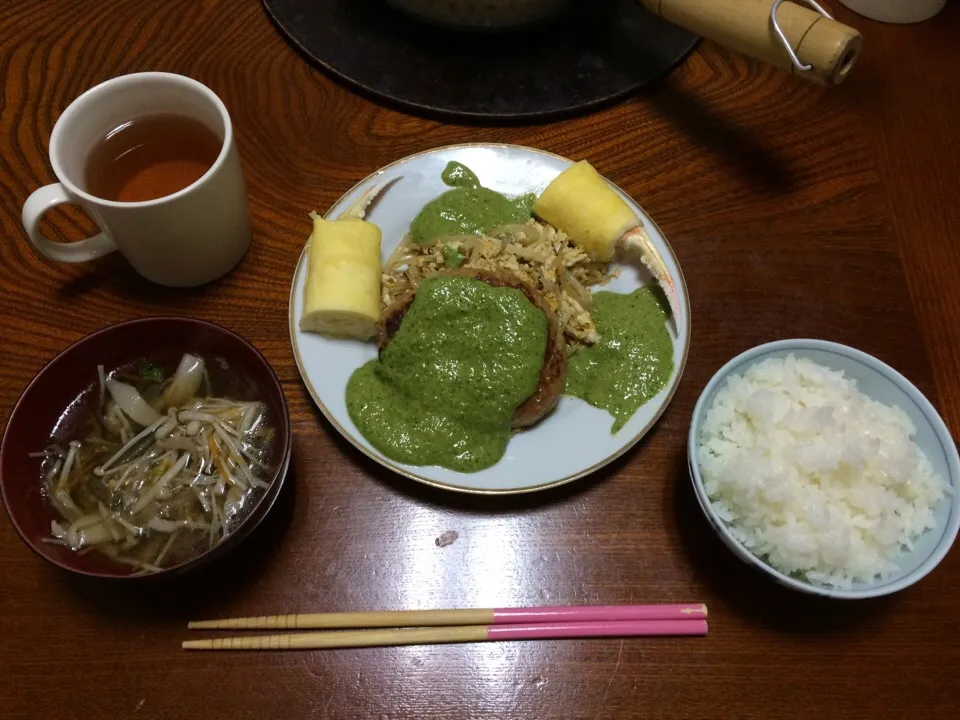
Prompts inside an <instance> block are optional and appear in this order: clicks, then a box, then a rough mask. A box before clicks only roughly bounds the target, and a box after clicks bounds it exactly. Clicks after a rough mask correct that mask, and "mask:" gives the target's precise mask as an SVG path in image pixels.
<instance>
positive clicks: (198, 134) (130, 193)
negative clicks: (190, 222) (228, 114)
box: [84, 114, 223, 202]
mask: <svg viewBox="0 0 960 720" xmlns="http://www.w3.org/2000/svg"><path fill="white" fill-rule="evenodd" d="M222 147H223V140H222V139H221V138H220V137H218V136H217V134H216V133H215V132H214V131H213V130H211V129H210V128H208V127H207V126H206V125H204V124H203V123H202V122H200V121H199V120H195V119H193V118H190V117H186V116H183V115H174V114H156V115H146V116H144V117H141V118H136V119H134V120H130V121H129V122H125V123H123V124H121V125H118V126H117V127H115V128H114V129H113V130H111V131H110V132H108V133H107V134H106V135H105V136H104V137H103V138H101V140H100V141H99V142H98V143H97V144H96V145H94V147H93V148H92V149H91V150H90V153H89V154H88V155H87V161H86V166H85V168H84V176H85V184H86V188H85V189H86V190H87V192H89V193H90V194H91V195H96V196H97V197H99V198H102V199H104V200H113V201H115V202H143V201H146V200H156V199H157V198H162V197H166V196H167V195H172V194H173V193H175V192H177V191H179V190H183V189H184V188H185V187H189V186H190V185H192V184H193V183H195V182H196V181H197V180H199V179H200V178H201V177H203V175H204V174H205V173H206V172H207V170H209V169H210V168H211V167H213V164H214V163H215V162H216V161H217V157H218V156H219V155H220V149H221V148H222Z"/></svg>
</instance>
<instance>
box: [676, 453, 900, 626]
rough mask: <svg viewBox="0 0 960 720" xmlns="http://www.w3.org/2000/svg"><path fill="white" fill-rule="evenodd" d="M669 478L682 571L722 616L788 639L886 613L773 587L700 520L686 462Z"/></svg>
mask: <svg viewBox="0 0 960 720" xmlns="http://www.w3.org/2000/svg"><path fill="white" fill-rule="evenodd" d="M672 477H674V478H675V481H674V483H675V484H674V494H673V497H672V498H670V497H668V502H670V501H672V502H673V503H674V511H675V513H676V526H677V529H678V531H679V533H680V539H681V541H682V546H683V549H684V550H685V551H686V554H687V558H688V565H689V567H690V568H691V571H692V573H693V574H694V576H695V577H696V579H697V580H698V582H700V583H701V584H703V585H705V586H706V587H707V589H708V595H709V597H708V598H707V601H708V604H709V601H710V600H711V599H714V598H716V600H719V601H720V603H721V604H722V606H723V612H725V613H736V614H738V615H740V616H742V618H743V620H744V621H745V622H747V623H751V624H754V625H761V626H765V627H772V628H774V629H776V630H778V631H780V632H788V633H836V632H844V631H852V630H856V629H858V628H859V627H862V626H864V625H869V624H872V623H874V622H876V621H877V617H878V615H880V614H882V613H884V612H887V611H888V609H889V607H890V603H889V600H890V598H889V597H881V598H872V599H869V600H856V601H849V600H831V599H829V598H824V597H819V596H815V595H804V594H802V593H799V592H797V591H795V590H790V589H788V588H786V587H783V586H782V585H779V584H778V583H776V582H775V581H774V580H773V579H771V578H768V577H767V576H766V575H764V574H762V573H761V572H760V571H759V570H758V569H756V568H754V567H752V566H750V565H747V564H746V563H744V562H742V561H741V560H740V559H739V558H737V557H736V556H735V555H734V554H733V553H732V552H731V551H730V550H729V549H728V548H727V547H726V546H725V545H724V544H723V543H722V542H721V540H720V538H719V537H718V536H717V534H716V532H715V531H714V530H713V528H712V527H711V526H710V524H709V522H708V521H707V519H706V518H705V517H704V515H703V511H702V510H701V508H700V505H699V503H698V502H697V498H696V496H695V494H694V491H693V485H692V484H691V482H690V476H689V474H688V473H687V458H686V455H685V454H683V455H681V456H679V457H678V458H677V461H676V463H675V467H674V472H673V473H672Z"/></svg>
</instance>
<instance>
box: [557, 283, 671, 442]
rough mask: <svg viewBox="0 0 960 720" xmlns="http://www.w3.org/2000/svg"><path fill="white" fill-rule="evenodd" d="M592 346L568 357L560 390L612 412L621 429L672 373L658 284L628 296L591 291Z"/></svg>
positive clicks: (665, 310) (665, 312) (665, 315)
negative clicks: (595, 335) (594, 332)
mask: <svg viewBox="0 0 960 720" xmlns="http://www.w3.org/2000/svg"><path fill="white" fill-rule="evenodd" d="M593 297H594V307H593V313H592V314H593V322H594V324H595V325H596V327H597V333H598V334H599V335H600V341H599V342H598V343H597V344H596V345H592V346H589V347H585V348H581V349H579V350H577V351H576V352H575V353H573V355H571V356H570V357H569V359H568V360H567V385H566V389H565V391H564V392H565V394H567V395H573V396H574V397H578V398H582V399H583V400H586V401H587V402H588V403H590V404H591V405H593V406H594V407H598V408H601V409H603V410H606V411H607V412H609V413H610V414H611V415H613V418H614V422H613V428H612V429H611V431H610V432H611V433H615V432H617V431H618V430H620V429H621V428H622V427H623V426H624V425H625V424H626V422H627V420H629V419H630V418H631V417H633V414H634V413H635V412H636V411H637V410H638V409H639V408H640V406H641V405H643V404H644V403H645V402H647V401H648V400H649V399H650V398H652V397H653V396H654V395H656V394H657V393H658V392H660V391H661V390H662V389H663V388H664V387H666V385H667V382H668V381H669V380H670V376H671V375H672V374H673V341H672V340H671V339H670V333H669V331H668V330H667V325H666V321H667V318H668V317H669V314H670V312H669V310H668V307H669V306H668V305H667V300H666V298H665V297H663V293H662V291H661V290H660V288H659V287H657V286H655V285H645V286H644V287H642V288H640V289H638V290H634V291H633V292H632V293H630V294H628V295H621V294H618V293H612V292H598V293H595V294H594V296H593Z"/></svg>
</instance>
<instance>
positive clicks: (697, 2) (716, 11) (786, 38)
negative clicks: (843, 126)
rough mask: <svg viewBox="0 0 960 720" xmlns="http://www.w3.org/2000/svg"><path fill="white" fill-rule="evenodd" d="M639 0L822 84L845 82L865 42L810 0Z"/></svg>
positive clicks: (737, 48)
mask: <svg viewBox="0 0 960 720" xmlns="http://www.w3.org/2000/svg"><path fill="white" fill-rule="evenodd" d="M639 1H640V3H641V4H642V5H643V6H644V7H645V8H647V10H649V11H650V12H652V13H654V14H656V15H659V16H660V17H662V18H664V19H665V20H669V21H670V22H672V23H674V24H675V25H679V26H680V27H682V28H686V29H687V30H689V31H691V32H694V33H696V34H697V35H700V36H702V37H704V38H707V39H709V40H712V41H713V42H715V43H717V44H719V45H723V46H724V47H727V48H730V49H731V50H735V51H737V52H739V53H742V54H744V55H747V56H749V57H752V58H756V59H757V60H762V61H763V62H767V63H770V64H771V65H775V66H776V67H779V68H781V69H783V70H787V71H789V72H792V73H793V74H794V75H798V76H800V77H802V78H805V79H807V80H811V81H812V82H815V83H818V84H820V85H839V84H840V83H841V82H843V80H844V79H845V78H846V77H847V75H848V74H849V73H850V70H851V69H852V68H853V66H854V64H855V63H856V61H857V57H858V56H859V55H860V48H861V46H862V44H863V40H862V38H861V36H860V33H858V32H857V31H856V30H854V29H853V28H851V27H848V26H846V25H844V24H843V23H839V22H837V21H836V20H833V19H831V18H830V17H829V16H827V15H826V14H824V13H821V11H820V10H819V9H818V6H817V5H816V3H812V2H807V0H795V2H791V1H790V0H786V1H784V0H639ZM774 7H776V13H775V18H776V23H774V22H773V16H772V15H771V11H772V10H773V8H774ZM778 30H779V32H778ZM781 35H782V37H781ZM788 46H789V49H788ZM791 53H793V57H791Z"/></svg>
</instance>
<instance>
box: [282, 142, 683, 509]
mask: <svg viewBox="0 0 960 720" xmlns="http://www.w3.org/2000/svg"><path fill="white" fill-rule="evenodd" d="M462 148H507V149H511V150H524V151H527V152H533V153H537V154H538V155H544V156H546V157H552V158H556V159H558V160H562V161H563V162H566V163H571V164H573V161H572V160H570V159H569V158H565V157H563V156H562V155H557V154H556V153H552V152H548V151H546V150H540V149H537V148H531V147H527V146H526V145H514V144H512V143H459V144H456V145H443V146H441V147H436V148H432V149H430V150H422V151H421V152H418V153H413V154H412V155H407V156H406V157H403V158H400V159H399V160H394V161H393V162H392V163H389V164H388V165H384V166H383V167H382V168H380V169H379V170H377V171H375V172H373V173H371V174H370V175H368V176H367V177H365V178H364V179H363V180H361V181H360V182H358V183H356V184H355V185H354V186H353V187H351V188H350V189H349V190H347V191H346V192H345V193H343V195H341V196H340V197H339V198H337V200H336V202H334V203H333V204H332V205H331V206H330V208H329V209H328V210H327V211H326V212H325V213H324V215H323V216H324V217H325V218H326V217H329V215H330V212H331V211H332V210H333V208H335V207H337V206H338V205H339V204H340V203H342V202H343V201H344V200H345V199H346V198H347V197H349V196H350V195H352V194H353V192H354V191H356V190H357V188H359V187H361V186H363V185H366V184H368V183H369V182H371V181H372V180H374V179H375V178H376V177H378V176H380V175H382V174H383V173H385V172H386V171H387V170H389V169H390V168H393V167H396V166H397V165H399V164H401V163H405V162H407V161H408V160H412V159H414V158H417V157H420V156H422V155H431V154H433V153H438V152H443V151H445V150H459V149H462ZM604 180H606V182H607V183H609V184H610V186H611V187H613V188H615V189H616V190H619V191H620V192H621V193H623V194H624V195H626V196H627V197H628V198H630V200H631V201H632V202H633V203H634V204H635V205H636V206H637V207H639V208H640V209H641V210H643V214H644V216H645V218H646V219H647V220H649V221H650V223H651V224H652V225H653V226H654V227H655V228H656V230H657V233H659V235H660V237H661V238H662V239H663V243H664V245H665V246H666V248H667V252H668V254H669V255H670V258H671V259H672V260H673V263H674V265H675V266H676V268H677V274H678V275H679V281H680V282H679V284H680V286H681V287H682V288H683V305H684V310H685V311H686V313H687V323H686V327H685V332H684V335H683V337H682V338H678V339H679V341H680V342H681V343H682V347H683V354H682V355H681V357H680V363H679V366H678V367H677V374H676V376H675V377H674V380H673V382H672V383H671V384H670V388H669V390H668V391H667V397H666V398H665V399H664V401H663V403H661V405H660V408H659V409H658V410H657V412H655V413H654V415H653V417H652V418H650V422H648V423H647V424H646V425H644V426H643V429H641V430H640V432H638V433H637V434H636V435H634V436H633V438H631V439H630V440H629V441H627V442H626V443H624V444H623V446H622V447H621V448H620V449H618V450H617V451H616V452H613V453H611V454H610V455H608V456H607V457H606V458H604V459H603V460H601V461H600V462H597V463H594V464H593V465H591V466H590V467H588V468H586V469H585V470H580V471H579V472H576V473H573V474H572V475H567V476H565V477H562V478H560V479H559V480H552V481H550V482H548V483H543V484H541V485H532V486H530V487H524V488H517V489H512V490H481V489H478V488H468V487H463V486H462V485H450V484H449V483H444V482H440V481H438V480H431V479H430V478H426V477H423V476H422V475H418V474H416V473H415V472H411V471H410V470H407V469H406V468H405V467H402V466H400V465H398V464H396V463H394V462H393V461H391V460H390V459H389V458H387V457H383V456H380V455H379V454H377V453H375V452H373V451H372V450H370V449H369V448H367V447H365V446H364V445H362V444H361V443H359V442H358V441H357V440H356V439H355V438H354V437H353V434H352V433H350V432H347V430H346V428H344V427H343V426H342V425H341V424H340V423H339V422H337V419H336V418H335V417H334V416H333V414H332V413H331V412H330V411H329V410H328V409H327V406H326V405H324V403H323V401H322V400H321V399H320V395H319V394H318V393H317V391H316V389H315V388H314V387H313V383H311V382H310V378H309V377H308V376H307V372H306V370H305V369H304V365H303V359H302V358H301V357H300V347H299V345H298V344H297V328H296V326H295V324H294V294H295V293H296V286H297V278H298V277H299V276H300V272H301V269H302V266H303V259H304V255H305V254H306V249H307V246H306V244H304V247H303V250H301V252H300V257H299V259H298V260H297V267H296V269H295V270H294V272H293V281H292V282H291V283H290V300H289V302H288V309H287V317H288V322H289V326H290V344H291V346H292V349H293V357H294V359H295V360H296V362H297V371H298V372H299V373H300V378H301V379H302V380H303V384H304V385H306V387H307V392H308V393H310V397H311V398H313V402H314V403H316V405H317V407H319V408H320V412H322V413H323V416H324V417H325V418H326V419H327V422H329V423H330V424H331V425H333V427H334V428H336V430H337V432H339V433H340V435H342V436H343V437H344V438H346V439H347V441H349V443H350V444H351V445H353V446H354V447H355V448H357V450H359V451H360V452H362V453H363V454H364V455H366V456H367V457H368V458H370V459H371V460H373V461H374V462H376V463H378V464H379V465H382V466H383V467H385V468H387V469H388V470H391V471H393V472H395V473H397V474H398V475H402V476H403V477H405V478H409V479H410V480H415V481H416V482H420V483H423V484H424V485H429V486H431V487H435V488H439V489H441V490H451V491H453V492H459V493H466V494H469V495H523V494H526V493H532V492H540V491H542V490H549V489H550V488H555V487H559V486H560V485H566V484H567V483H571V482H573V481H575V480H579V479H580V478H583V477H586V476H587V475H591V474H593V473H595V472H596V471H597V470H599V469H600V468H602V467H604V466H606V465H609V464H610V463H612V462H613V461H614V460H616V459H617V458H619V457H620V456H622V455H623V454H624V453H626V452H627V451H628V450H630V449H631V448H632V447H633V446H634V445H636V444H637V443H638V442H639V441H640V439H641V438H643V436H644V435H646V434H647V433H648V432H650V429H651V428H652V427H653V426H654V425H655V424H656V422H657V421H658V420H659V419H660V416H661V415H663V412H664V410H666V409H667V406H668V405H669V404H670V402H671V401H672V400H673V396H674V394H675V393H676V391H677V388H678V387H679V386H680V380H681V378H682V377H683V371H684V369H685V368H686V366H687V356H688V354H689V353H690V337H691V326H692V322H691V313H690V297H689V295H688V292H687V281H686V279H685V278H684V277H683V270H682V268H681V267H680V261H679V260H677V256H676V254H675V253H674V252H673V247H672V246H671V245H670V242H669V241H668V240H667V237H666V235H664V234H663V231H662V230H660V227H659V226H658V225H657V223H656V222H655V221H654V219H653V218H652V217H650V214H649V213H647V211H646V210H644V209H643V206H642V205H640V203H638V202H637V201H636V200H635V199H634V198H633V196H632V195H630V194H629V193H626V192H624V191H623V189H622V188H621V187H620V186H619V185H617V184H615V183H612V182H610V180H608V179H607V178H606V177H604ZM308 239H309V236H308Z"/></svg>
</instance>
